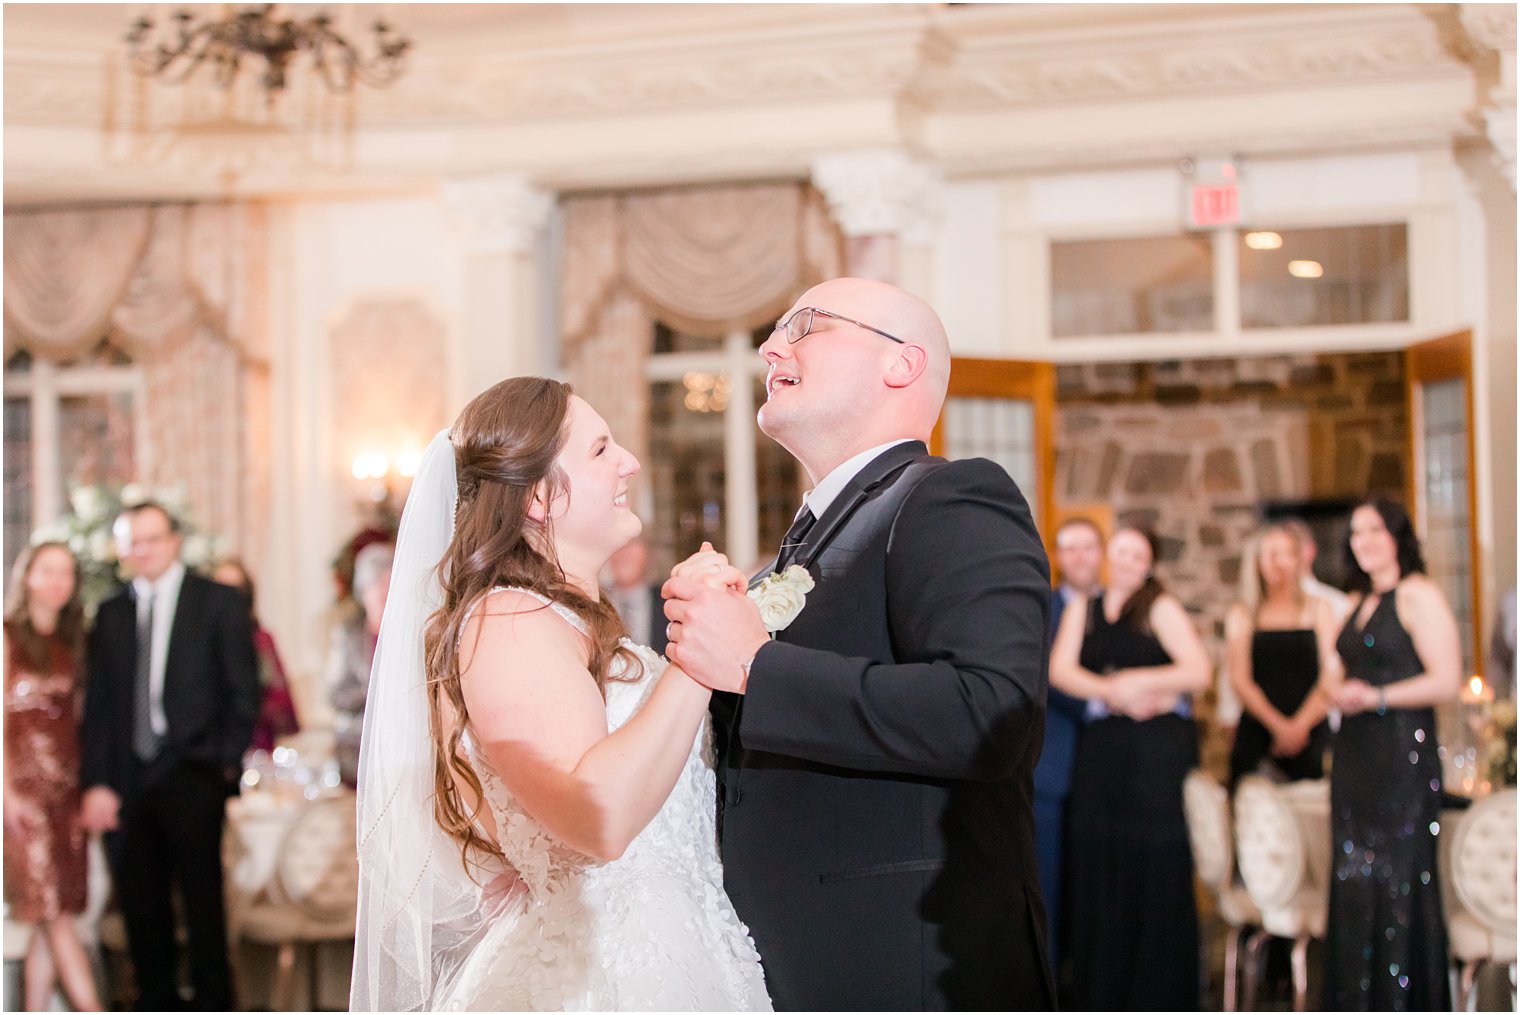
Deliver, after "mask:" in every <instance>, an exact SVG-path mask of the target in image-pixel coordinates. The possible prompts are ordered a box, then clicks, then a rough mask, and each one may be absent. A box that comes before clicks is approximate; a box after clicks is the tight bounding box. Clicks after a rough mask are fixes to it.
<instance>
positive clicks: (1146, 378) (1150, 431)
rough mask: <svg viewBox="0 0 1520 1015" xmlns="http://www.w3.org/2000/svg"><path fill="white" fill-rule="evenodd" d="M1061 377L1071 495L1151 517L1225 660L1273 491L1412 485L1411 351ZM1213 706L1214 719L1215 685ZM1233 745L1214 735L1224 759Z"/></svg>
mask: <svg viewBox="0 0 1520 1015" xmlns="http://www.w3.org/2000/svg"><path fill="white" fill-rule="evenodd" d="M1056 383H1057V396H1056V397H1057V408H1056V475H1055V496H1056V501H1057V505H1058V507H1059V508H1060V509H1061V511H1063V512H1065V511H1078V510H1081V509H1082V508H1084V507H1087V506H1090V505H1094V504H1098V505H1107V506H1108V507H1109V508H1111V509H1112V512H1113V517H1114V519H1115V521H1116V523H1126V522H1139V523H1142V524H1144V525H1147V526H1148V527H1149V528H1151V529H1152V530H1153V531H1154V532H1155V534H1156V536H1157V537H1158V540H1159V542H1160V564H1159V567H1158V571H1159V573H1160V575H1161V578H1162V580H1163V581H1164V582H1165V583H1166V584H1167V586H1168V587H1169V588H1170V589H1171V590H1172V591H1173V592H1174V593H1175V594H1176V595H1177V596H1178V598H1180V599H1181V600H1182V602H1183V603H1184V605H1186V606H1187V608H1188V610H1189V612H1191V613H1192V614H1193V616H1194V619H1195V620H1196V622H1197V624H1198V630H1199V633H1200V634H1202V635H1203V638H1204V641H1205V644H1206V645H1207V646H1208V648H1209V650H1210V653H1211V654H1212V655H1213V657H1214V659H1215V661H1216V663H1217V662H1218V661H1219V660H1221V659H1222V658H1223V648H1224V618H1225V614H1226V612H1227V611H1228V609H1229V607H1230V604H1231V603H1232V602H1234V601H1235V599H1236V596H1237V584H1236V583H1237V581H1238V579H1239V575H1240V557H1241V551H1242V548H1243V546H1244V543H1245V541H1246V539H1247V538H1248V537H1249V535H1250V534H1251V532H1252V531H1254V530H1255V529H1256V527H1257V526H1258V525H1259V524H1260V521H1261V513H1260V507H1261V503H1262V502H1263V501H1280V500H1309V499H1330V498H1351V497H1359V496H1361V495H1363V494H1366V493H1368V492H1386V493H1391V494H1393V495H1395V496H1398V497H1401V498H1402V497H1405V496H1406V495H1407V485H1406V477H1407V476H1408V474H1409V468H1410V462H1409V458H1410V449H1409V441H1408V434H1407V429H1408V422H1407V410H1406V406H1405V401H1404V369H1403V359H1402V356H1401V354H1400V353H1399V352H1397V351H1394V352H1376V353H1350V354H1335V355H1300V356H1275V357H1253V358H1240V359H1210V360H1188V361H1177V360H1173V361H1164V362H1159V363H1100V364H1074V365H1065V366H1061V367H1059V368H1058V370H1057V381H1056ZM1320 550H1321V553H1322V554H1324V555H1334V554H1338V553H1339V552H1340V547H1339V546H1322V547H1321V548H1320ZM1199 711H1200V714H1201V716H1203V717H1204V718H1205V719H1212V717H1213V714H1214V696H1213V694H1212V693H1211V694H1209V695H1207V696H1206V697H1205V699H1204V700H1203V701H1202V702H1200V709H1199ZM1210 725H1211V726H1212V725H1213V724H1212V723H1210ZM1222 749H1224V748H1223V747H1222V745H1221V742H1220V741H1219V740H1218V739H1217V738H1208V740H1207V741H1206V747H1205V760H1206V763H1208V764H1209V765H1210V767H1215V766H1216V765H1220V766H1221V767H1222V763H1221V759H1220V757H1219V754H1220V751H1221V750H1222Z"/></svg>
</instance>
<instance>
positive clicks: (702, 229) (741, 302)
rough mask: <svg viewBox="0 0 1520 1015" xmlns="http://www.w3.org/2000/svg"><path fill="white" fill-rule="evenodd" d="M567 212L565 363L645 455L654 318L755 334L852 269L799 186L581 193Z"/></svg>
mask: <svg viewBox="0 0 1520 1015" xmlns="http://www.w3.org/2000/svg"><path fill="white" fill-rule="evenodd" d="M564 210H565V260H564V276H563V279H562V290H561V292H562V297H561V307H560V311H561V313H560V333H561V335H562V336H563V341H564V348H563V357H564V365H565V368H566V371H567V372H568V374H569V377H570V380H571V382H572V383H573V384H574V385H575V388H576V391H577V393H579V394H580V395H581V396H582V397H584V398H585V399H586V400H587V401H589V402H591V403H592V404H593V405H595V406H596V407H597V408H598V410H599V411H601V412H602V413H603V414H604V415H605V416H606V418H607V421H608V423H609V424H610V425H611V426H612V429H613V432H614V433H616V434H618V435H619V440H620V441H621V442H622V443H623V444H624V445H625V446H626V447H628V448H629V449H630V450H631V451H633V452H634V453H635V454H637V455H642V454H644V452H645V451H646V450H647V440H646V433H645V431H646V427H647V420H648V398H649V390H648V385H647V384H645V383H644V382H643V377H644V362H645V360H646V359H647V358H648V357H649V355H650V352H651V350H652V348H653V344H654V324H655V322H656V321H658V322H661V323H664V324H666V325H668V326H670V327H672V328H675V329H678V330H681V331H686V332H689V333H693V334H702V335H722V334H725V333H727V332H728V331H730V330H732V329H734V328H744V329H745V330H753V329H754V328H757V327H759V326H760V325H762V324H766V323H769V322H771V321H774V320H775V319H776V318H777V317H778V316H779V315H780V314H781V312H782V311H784V310H785V309H786V308H787V307H789V306H790V305H791V303H792V300H794V299H795V298H796V297H797V294H798V293H800V292H801V291H802V290H804V289H806V288H807V287H808V286H810V285H813V284H815V283H817V282H820V281H822V280H824V279H826V278H831V277H833V276H835V275H838V274H840V272H841V268H842V265H843V244H842V241H841V239H840V236H839V232H838V230H837V228H836V227H835V226H834V224H833V222H832V221H831V220H830V219H829V216H828V211H827V209H826V208H825V206H824V203H823V201H822V199H821V198H820V197H819V195H818V194H817V192H815V191H814V190H812V189H811V188H810V187H808V186H807V185H806V184H802V183H777V184H744V185H734V186H721V187H686V188H678V189H673V190H662V191H655V192H649V193H629V194H618V195H598V196H588V197H572V198H567V199H566V200H565V202H564ZM631 379H638V382H637V383H633V384H630V380H631ZM624 435H627V436H626V437H625V436H624Z"/></svg>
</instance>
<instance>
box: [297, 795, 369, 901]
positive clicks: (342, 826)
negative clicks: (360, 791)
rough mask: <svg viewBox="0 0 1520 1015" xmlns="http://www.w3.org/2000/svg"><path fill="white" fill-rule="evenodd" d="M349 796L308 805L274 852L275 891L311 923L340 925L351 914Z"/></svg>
mask: <svg viewBox="0 0 1520 1015" xmlns="http://www.w3.org/2000/svg"><path fill="white" fill-rule="evenodd" d="M357 842H358V840H357V836H356V834H355V821H354V796H353V794H352V793H343V794H340V795H337V796H331V797H324V798H321V799H318V800H313V801H312V802H311V803H310V805H308V806H307V807H306V808H305V809H303V810H302V812H301V814H300V816H299V817H297V818H296V819H295V821H294V823H292V825H291V826H290V831H289V832H287V833H286V835H285V842H284V845H283V846H282V847H281V850H280V861H279V863H280V865H279V879H280V889H281V891H282V892H283V893H284V895H285V897H286V898H287V899H289V900H290V902H291V903H293V904H294V905H295V906H296V907H297V908H298V909H300V910H301V911H302V912H303V913H305V914H306V915H307V916H309V917H311V918H312V919H314V920H323V921H333V920H340V919H342V918H344V917H345V916H348V915H350V914H353V913H354V912H356V910H357V906H358V898H359V849H358V845H357Z"/></svg>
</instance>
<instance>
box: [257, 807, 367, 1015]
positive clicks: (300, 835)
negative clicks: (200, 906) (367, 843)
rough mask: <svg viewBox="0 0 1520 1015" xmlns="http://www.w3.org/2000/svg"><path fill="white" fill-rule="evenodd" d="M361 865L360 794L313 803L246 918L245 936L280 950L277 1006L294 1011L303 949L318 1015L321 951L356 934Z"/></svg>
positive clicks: (293, 828)
mask: <svg viewBox="0 0 1520 1015" xmlns="http://www.w3.org/2000/svg"><path fill="white" fill-rule="evenodd" d="M358 895H359V859H358V847H357V845H356V838H355V828H354V796H353V794H352V793H351V792H346V791H345V792H343V793H340V794H335V795H332V796H327V797H322V798H319V799H317V800H313V801H311V802H310V803H308V804H306V805H305V806H304V807H303V808H302V810H301V813H300V814H299V816H297V817H296V819H295V820H294V821H293V822H292V823H291V826H290V830H289V831H288V832H287V833H286V835H285V839H284V841H283V843H282V844H281V846H280V856H279V861H278V865H277V867H276V870H275V879H274V883H273V884H271V885H270V886H269V887H268V888H267V889H266V890H265V891H264V892H263V893H261V895H260V896H259V897H258V898H256V899H254V900H253V901H252V902H250V903H248V904H247V905H246V906H245V907H244V908H243V910H242V912H241V913H240V917H241V918H240V921H239V929H240V932H241V936H242V937H243V938H244V939H245V940H248V941H255V942H259V943H261V944H266V945H272V946H274V947H276V948H277V949H278V950H279V951H278V956H279V958H278V970H277V973H276V979H275V986H274V993H273V997H272V1002H273V1007H274V1008H275V1009H276V1010H284V1011H289V1010H291V1008H292V1006H293V1003H294V998H293V996H292V995H293V993H294V989H295V960H296V949H297V947H305V948H306V949H307V956H306V957H307V962H308V970H309V990H310V996H309V999H308V1007H309V1008H310V1009H311V1010H317V1008H318V1004H319V1001H320V997H319V987H320V985H321V979H320V976H321V964H320V958H321V956H320V954H319V949H320V946H321V945H322V944H323V943H324V942H328V941H347V940H350V939H352V938H353V936H354V921H355V915H356V907H357V900H358Z"/></svg>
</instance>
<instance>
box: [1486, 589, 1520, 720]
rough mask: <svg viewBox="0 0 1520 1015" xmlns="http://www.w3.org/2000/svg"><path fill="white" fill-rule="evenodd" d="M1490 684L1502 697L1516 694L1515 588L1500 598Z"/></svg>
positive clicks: (1490, 651) (1490, 650)
mask: <svg viewBox="0 0 1520 1015" xmlns="http://www.w3.org/2000/svg"><path fill="white" fill-rule="evenodd" d="M1488 684H1489V686H1490V687H1492V688H1493V689H1494V694H1495V695H1496V696H1497V697H1498V698H1499V699H1500V700H1503V699H1505V698H1513V697H1514V696H1515V589H1514V587H1513V586H1511V587H1510V590H1509V591H1508V592H1506V593H1504V597H1503V598H1502V599H1500V600H1499V610H1498V612H1497V613H1496V614H1495V616H1494V636H1493V639H1492V640H1491V641H1490V642H1489V646H1488Z"/></svg>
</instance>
